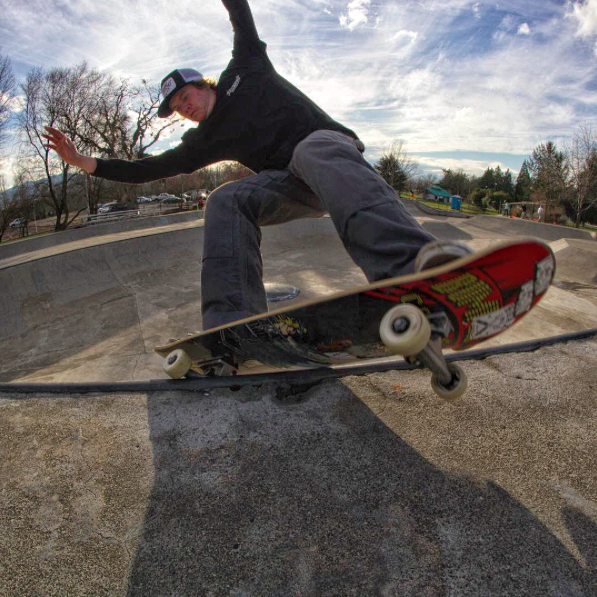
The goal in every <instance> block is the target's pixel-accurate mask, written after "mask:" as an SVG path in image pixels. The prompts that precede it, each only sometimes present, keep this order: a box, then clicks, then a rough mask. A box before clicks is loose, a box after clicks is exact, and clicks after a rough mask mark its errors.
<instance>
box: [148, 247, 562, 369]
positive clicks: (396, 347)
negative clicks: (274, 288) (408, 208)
mask: <svg viewBox="0 0 597 597" xmlns="http://www.w3.org/2000/svg"><path fill="white" fill-rule="evenodd" d="M554 272H555V259H554V255H553V253H552V251H551V249H550V248H549V246H548V245H546V244H545V243H543V242H540V241H537V240H534V239H529V240H522V241H516V242H506V243H501V244H498V245H496V246H494V247H490V248H488V249H486V250H483V251H479V252H477V253H473V254H472V255H469V256H466V257H464V258H461V259H458V260H455V261H452V262H450V263H447V264H445V265H443V266H440V267H437V268H433V269H428V270H424V271H422V272H419V273H416V274H411V275H407V276H402V277H398V278H391V279H388V280H381V281H378V282H375V283H373V284H369V285H365V286H360V287H358V288H354V289H352V290H348V291H344V292H341V293H337V294H333V295H329V296H325V297H322V298H319V299H315V300H311V301H305V302H302V303H295V304H293V305H290V306H288V307H286V308H280V309H276V310H274V311H270V312H268V313H263V314H261V315H255V316H252V317H249V318H246V319H243V320H239V321H235V322H232V323H230V324H227V325H223V326H220V327H217V328H213V329H210V330H206V331H203V332H197V333H194V334H189V335H188V336H186V337H183V338H180V339H178V340H175V341H172V342H169V343H167V344H164V345H161V346H157V347H156V348H155V350H156V352H157V353H158V354H159V355H161V356H163V357H164V358H166V363H165V365H164V369H165V370H166V372H167V373H168V374H169V375H171V376H172V377H182V376H185V375H186V376H193V375H234V374H236V373H242V374H250V373H256V372H260V371H262V369H261V370H260V369H259V368H258V367H255V362H258V363H261V364H263V365H267V366H270V367H275V368H297V367H299V368H304V367H326V366H332V365H342V364H348V363H351V362H355V361H361V360H363V359H377V358H382V357H388V356H391V355H392V354H402V355H404V356H413V360H414V357H415V356H416V355H418V354H419V353H421V351H422V350H423V349H422V346H424V345H427V344H428V343H429V341H430V340H433V341H435V344H436V349H435V353H436V358H437V356H438V355H439V357H438V358H439V359H440V360H441V358H442V357H441V350H442V349H454V350H464V349H467V348H469V347H472V346H474V345H476V344H478V343H479V342H483V341H485V340H487V339H489V338H491V337H493V336H495V335H497V334H499V333H501V332H503V331H505V330H506V329H508V328H509V327H511V326H512V325H513V324H514V323H516V322H517V321H518V320H520V319H521V318H522V317H523V316H524V315H525V314H526V313H528V312H529V311H530V310H531V309H532V308H533V307H534V306H535V305H536V304H537V302H538V301H539V300H540V298H541V297H542V296H543V294H544V293H545V292H546V291H547V289H548V288H549V286H550V284H551V282H552V279H553V275H554ZM399 305H402V307H399V308H398V309H396V308H397V307H398V306H399ZM405 305H406V307H405ZM390 312H391V313H390ZM417 313H418V314H419V315H421V314H422V315H424V317H418V316H417ZM422 320H426V321H427V322H428V323H429V325H427V323H426V322H425V321H422ZM423 324H424V325H423ZM421 327H424V328H425V329H428V330H429V331H428V332H427V334H428V335H427V337H426V339H425V338H424V339H423V344H421V343H420V342H421V339H420V338H419V339H417V338H418V337H417V338H414V339H413V337H412V336H413V335H414V336H417V334H418V333H419V332H420V334H423V336H424V335H425V333H426V332H425V331H424V330H423V331H422V332H421V330H419V328H421ZM417 330H419V331H417ZM420 334H419V335H420ZM405 336H406V340H404V337H405ZM405 342H406V345H405ZM413 342H414V344H413ZM417 342H419V344H417ZM415 345H416V346H415ZM413 347H414V348H413ZM438 347H439V348H438ZM181 351H182V352H181ZM432 352H433V351H432ZM179 357H183V359H184V363H183V365H182V369H181V368H180V367H178V365H179V363H178V364H176V367H175V370H172V369H171V368H170V369H169V368H168V367H169V365H171V364H172V363H169V361H172V362H174V361H177V360H180V359H179ZM423 361H424V363H425V364H426V365H427V366H428V367H429V368H431V369H432V371H436V369H434V368H433V367H431V366H430V365H429V364H428V362H427V361H428V359H423ZM443 362H444V364H445V361H443Z"/></svg>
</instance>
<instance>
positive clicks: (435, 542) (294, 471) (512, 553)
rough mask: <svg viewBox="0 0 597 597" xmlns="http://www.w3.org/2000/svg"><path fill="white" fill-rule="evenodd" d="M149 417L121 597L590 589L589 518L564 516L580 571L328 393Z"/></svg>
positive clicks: (188, 397)
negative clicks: (149, 485) (149, 455)
mask: <svg viewBox="0 0 597 597" xmlns="http://www.w3.org/2000/svg"><path fill="white" fill-rule="evenodd" d="M297 402H298V403H297ZM433 408H435V406H431V403H430V406H429V408H428V411H429V412H432V411H433ZM423 411H424V409H422V413H423ZM424 416H431V415H430V414H427V415H424ZM149 417H150V421H149V422H150V429H151V437H152V442H153V450H154V461H155V467H156V474H155V485H154V488H153V491H152V495H151V501H150V504H149V507H148V511H147V515H146V519H145V526H144V530H143V536H142V538H141V541H140V545H139V548H138V551H137V555H136V558H135V561H134V564H133V568H132V570H131V575H130V578H129V586H128V593H129V595H318V596H319V595H328V594H334V595H348V594H355V595H357V594H358V595H374V594H375V595H421V594H429V595H442V594H446V593H450V594H455V595H464V594H471V595H487V594H491V595H519V594H532V595H545V594H574V595H577V594H578V595H582V594H587V595H588V594H590V593H591V589H593V590H594V588H595V577H594V576H592V577H591V572H590V571H592V572H593V573H594V570H595V564H596V562H597V559H596V557H595V556H596V554H595V549H594V546H595V545H596V544H597V542H596V541H595V539H596V537H597V533H596V527H595V525H594V524H593V522H592V521H591V520H590V519H589V518H588V517H585V516H583V515H582V514H581V513H580V512H579V511H575V510H573V509H570V508H568V509H566V510H565V512H564V515H565V521H566V523H567V525H568V527H569V528H570V533H571V536H572V537H573V539H574V540H575V541H576V546H577V548H578V550H579V551H581V555H582V556H583V557H584V558H585V560H586V571H585V568H584V567H583V566H581V565H580V564H579V563H578V561H577V560H576V559H575V557H574V556H573V555H572V554H571V553H570V552H569V551H568V549H567V548H566V547H565V546H564V544H563V543H561V542H560V540H558V539H557V538H556V537H555V536H554V535H553V534H552V532H550V530H549V529H548V528H547V527H546V526H545V525H544V524H543V523H542V522H541V521H540V520H539V519H538V518H537V517H536V516H535V515H534V514H533V513H532V512H531V511H530V510H528V509H527V508H525V507H524V506H523V505H522V504H521V503H519V502H517V501H516V500H515V499H514V498H513V497H512V496H511V495H510V494H509V493H507V492H506V491H504V490H503V489H501V488H500V487H499V486H498V485H496V484H494V483H491V482H490V483H484V482H483V481H481V482H477V481H474V480H472V479H471V478H469V477H467V476H459V477H457V476H454V475H450V474H447V473H446V472H444V471H442V470H441V469H440V468H438V467H437V466H435V465H434V464H432V463H431V462H430V461H429V460H427V459H425V458H424V457H423V456H422V454H421V453H419V452H418V451H417V450H415V449H414V448H413V447H411V446H410V445H409V444H408V443H407V442H406V441H405V440H403V439H402V438H401V437H399V436H398V435H396V433H395V432H394V431H392V430H391V429H390V428H389V427H388V426H386V425H385V424H384V423H383V422H382V421H381V419H380V418H379V417H378V416H377V415H376V414H374V413H373V412H372V411H371V410H370V409H369V408H368V407H367V405H365V404H364V403H363V402H362V400H361V399H360V398H358V397H357V396H356V395H355V394H354V393H353V392H352V391H350V390H349V389H348V387H346V385H344V384H343V383H342V382H340V381H334V382H327V383H324V384H320V385H319V386H316V387H314V388H311V389H310V390H307V391H306V392H305V393H304V394H302V395H299V396H297V394H296V393H294V394H293V392H292V391H291V392H290V393H289V394H288V396H286V397H284V396H282V397H280V396H279V397H278V398H276V395H275V389H274V388H266V387H264V388H261V389H251V388H244V389H243V390H241V391H239V392H237V393H234V392H229V391H225V392H222V393H220V392H218V393H217V396H216V394H215V393H214V395H213V397H204V396H202V395H201V394H199V397H197V395H193V394H190V393H181V394H174V395H173V394H170V395H165V396H164V395H154V396H153V397H151V398H150V400H149ZM443 434H444V435H445V430H443ZM433 441H434V438H428V442H433ZM424 443H425V442H423V444H424Z"/></svg>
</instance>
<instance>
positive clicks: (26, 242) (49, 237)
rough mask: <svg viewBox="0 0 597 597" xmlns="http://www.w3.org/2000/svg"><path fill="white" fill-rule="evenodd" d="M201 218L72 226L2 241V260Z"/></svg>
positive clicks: (154, 218)
mask: <svg viewBox="0 0 597 597" xmlns="http://www.w3.org/2000/svg"><path fill="white" fill-rule="evenodd" d="M201 218H203V211H190V212H184V213H174V214H166V215H159V216H151V217H147V218H135V219H134V220H120V221H116V222H106V223H105V224H101V223H100V224H94V225H93V226H86V227H84V228H72V229H68V230H64V231H62V232H54V233H52V234H45V235H43V236H36V237H33V238H30V239H21V240H18V241H15V242H11V243H8V244H4V243H2V244H0V260H2V259H7V258H9V257H14V256H15V255H22V254H23V253H31V252H33V251H39V250H40V249H47V248H49V247H54V246H56V245H61V244H64V243H70V242H73V241H77V240H83V239H85V238H91V237H93V236H103V235H106V234H113V233H115V232H126V231H133V230H141V229H143V228H158V227H160V226H168V225H169V224H177V223H182V222H190V221H193V220H198V219H201Z"/></svg>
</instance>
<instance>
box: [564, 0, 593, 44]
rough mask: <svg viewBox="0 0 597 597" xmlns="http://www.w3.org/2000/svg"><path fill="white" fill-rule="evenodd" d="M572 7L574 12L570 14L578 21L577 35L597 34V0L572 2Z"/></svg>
mask: <svg viewBox="0 0 597 597" xmlns="http://www.w3.org/2000/svg"><path fill="white" fill-rule="evenodd" d="M571 8H572V12H571V13H569V16H571V17H572V18H574V19H576V21H577V23H578V30H577V35H579V36H580V37H592V36H594V35H597V0H586V1H585V2H572V3H571Z"/></svg>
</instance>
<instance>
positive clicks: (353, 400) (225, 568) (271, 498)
mask: <svg viewBox="0 0 597 597" xmlns="http://www.w3.org/2000/svg"><path fill="white" fill-rule="evenodd" d="M407 207H408V209H409V210H410V211H411V212H412V213H413V215H415V217H417V218H418V219H419V221H421V223H422V224H423V225H424V226H425V227H426V228H427V229H428V230H429V231H430V232H431V233H432V234H434V235H436V236H437V237H438V238H450V239H456V240H461V241H463V242H465V243H467V244H469V245H470V246H471V247H473V248H475V249H479V248H483V247H486V246H489V245H491V244H492V243H496V242H499V241H501V240H506V239H514V238H518V237H521V236H533V237H536V238H541V239H543V240H545V241H546V242H548V243H549V244H550V246H551V247H552V249H553V250H554V252H555V255H556V262H557V271H556V279H555V283H554V285H553V286H552V288H550V290H549V291H548V293H547V295H546V297H545V298H544V299H543V301H542V302H541V303H540V304H539V306H538V307H537V308H535V309H534V310H533V311H532V312H531V313H530V314H529V315H528V316H526V317H525V318H524V319H523V320H522V322H521V323H519V324H517V325H516V326H515V327H514V328H512V329H511V330H509V331H508V332H506V333H504V334H502V335H501V336H498V337H497V338H496V339H494V340H492V341H491V342H493V343H494V344H495V345H504V344H510V343H512V342H518V341H522V340H525V341H526V340H535V339H538V338H545V337H548V336H554V335H558V334H563V333H568V332H577V331H582V330H587V329H592V328H597V249H596V247H597V241H596V240H595V239H594V238H593V237H592V236H591V235H590V234H589V233H586V232H584V231H577V230H574V229H567V228H563V227H559V226H551V225H542V224H536V223H533V222H523V221H520V220H511V219H506V218H499V217H490V216H480V217H475V218H470V219H455V218H446V217H442V216H430V215H428V214H424V213H423V212H420V211H419V210H418V209H417V207H416V204H411V203H408V204H407ZM202 226H203V221H202V220H201V219H199V218H192V219H190V220H189V219H186V221H179V222H174V223H172V222H162V223H161V224H160V225H152V226H151V227H149V226H148V227H147V228H142V229H137V230H113V229H111V228H109V227H108V226H107V225H106V228H105V229H104V233H103V234H98V233H97V232H94V236H93V237H91V236H90V237H85V235H84V234H82V233H80V234H79V235H78V237H77V238H73V239H69V240H68V241H66V242H46V243H45V244H44V246H37V247H35V246H34V245H31V247H33V248H32V250H26V246H27V245H26V243H25V241H20V243H19V244H20V245H21V246H22V247H23V250H21V251H18V252H17V251H14V250H13V251H12V252H11V254H8V253H6V254H5V255H4V258H3V256H2V253H1V252H0V289H1V290H0V292H1V296H0V355H1V356H0V381H2V382H13V383H18V382H77V381H86V382H93V381H135V380H150V379H156V378H163V377H164V374H163V373H162V372H161V359H160V357H158V356H157V355H155V354H154V353H153V346H154V345H156V344H158V343H160V342H163V341H164V340H167V339H168V338H171V337H176V336H178V335H182V334H185V333H186V332H187V331H193V330H196V329H198V328H199V325H200V324H199V300H200V263H201V242H202V237H203V227H202ZM262 248H263V255H264V268H265V269H264V278H265V280H266V281H267V282H277V283H284V284H293V285H295V286H298V287H299V289H300V291H301V294H300V296H299V297H298V299H297V300H304V299H309V298H313V297H316V296H323V295H325V294H329V293H332V292H335V291H337V290H342V289H345V288H349V287H351V286H354V285H355V284H361V283H365V278H364V276H363V275H362V273H361V272H360V271H359V270H358V269H357V268H356V267H355V266H354V265H353V264H352V262H351V261H350V259H349V257H348V255H347V254H346V252H345V251H344V249H343V247H342V245H341V244H340V242H339V240H338V239H337V237H336V234H335V231H334V229H333V225H332V222H331V221H330V220H329V218H321V219H313V220H302V221H297V222H292V223H289V224H285V225H283V226H277V227H272V228H266V229H264V231H263V243H262ZM486 344H488V343H486ZM486 344H484V346H485V345H486ZM463 368H465V369H466V371H467V374H468V377H469V389H468V391H467V393H466V394H465V396H464V397H463V398H462V399H461V400H460V401H459V402H458V403H457V404H448V403H444V402H441V401H440V400H439V399H438V398H437V397H435V395H434V394H433V393H432V391H431V389H430V386H429V375H428V373H427V372H426V371H421V370H414V371H387V372H383V373H381V372H379V373H373V374H369V375H365V376H348V377H344V378H342V379H337V380H328V381H323V382H320V383H315V384H312V383H306V382H305V383H304V384H293V385H289V384H264V385H261V386H251V387H243V388H241V389H240V390H238V391H232V390H230V389H218V390H209V391H207V390H206V391H202V392H187V391H181V390H178V391H171V392H167V391H154V392H129V393H119V392H111V393H103V392H97V393H95V394H80V393H76V394H72V393H71V394H68V393H63V394H59V395H55V394H50V393H44V392H42V391H40V392H38V393H34V394H24V393H18V392H9V391H4V392H2V393H0V409H1V412H2V416H1V417H0V452H1V453H2V454H3V459H2V465H1V466H2V468H1V469H0V470H1V472H2V475H1V479H2V481H1V485H0V489H1V495H2V498H1V502H0V503H1V504H2V507H1V508H0V512H1V514H0V531H1V532H0V561H1V564H0V595H448V594H450V595H490V594H491V595H523V594H525V595H594V594H597V553H596V551H595V545H597V479H596V477H597V475H596V473H595V466H594V460H595V453H597V440H596V436H597V433H596V426H595V421H596V416H597V407H596V401H595V396H596V395H597V342H596V341H595V339H594V338H592V339H585V340H578V341H571V342H567V343H561V344H556V345H554V346H551V347H547V348H541V349H539V350H537V351H535V352H530V353H526V352H525V353H517V354H506V355H496V356H492V357H490V358H487V359H485V360H483V361H468V362H466V363H464V364H463Z"/></svg>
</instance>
